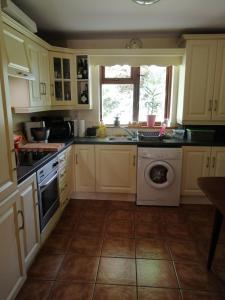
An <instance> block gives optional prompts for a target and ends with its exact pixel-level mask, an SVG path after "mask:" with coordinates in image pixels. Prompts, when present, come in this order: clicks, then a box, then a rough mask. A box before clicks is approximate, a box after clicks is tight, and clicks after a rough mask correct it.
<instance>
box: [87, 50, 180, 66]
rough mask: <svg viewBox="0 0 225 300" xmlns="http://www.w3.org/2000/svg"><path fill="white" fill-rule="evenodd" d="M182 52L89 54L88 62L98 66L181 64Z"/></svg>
mask: <svg viewBox="0 0 225 300" xmlns="http://www.w3.org/2000/svg"><path fill="white" fill-rule="evenodd" d="M182 58H183V55H182V54H177V55H176V54H173V55H168V54H166V53H165V54H161V55H90V64H91V65H99V66H113V65H130V66H132V67H139V66H141V65H157V66H171V65H172V66H178V65H181V64H182Z"/></svg>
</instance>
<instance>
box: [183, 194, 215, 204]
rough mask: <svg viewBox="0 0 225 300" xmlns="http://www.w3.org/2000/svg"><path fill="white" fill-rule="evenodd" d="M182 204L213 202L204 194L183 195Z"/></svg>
mask: <svg viewBox="0 0 225 300" xmlns="http://www.w3.org/2000/svg"><path fill="white" fill-rule="evenodd" d="M180 203H182V204H211V202H210V201H209V200H208V199H207V198H206V197H204V196H181V202H180Z"/></svg>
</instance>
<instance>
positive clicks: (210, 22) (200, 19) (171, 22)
mask: <svg viewBox="0 0 225 300" xmlns="http://www.w3.org/2000/svg"><path fill="white" fill-rule="evenodd" d="M13 2H14V3H15V4H16V5H17V6H18V7H20V8H21V9H22V10H23V11H24V12H25V13H27V15H29V16H30V17H31V18H32V19H33V20H34V21H35V22H36V23H37V26H38V29H39V30H41V31H52V32H53V31H54V32H59V33H62V34H68V35H73V34H74V35H76V34H79V33H87V32H89V33H100V32H101V33H104V34H107V33H115V32H117V33H118V34H119V33H121V32H128V33H129V32H179V33H181V32H196V31H199V32H200V31H203V32H207V31H210V32H212V31H214V32H216V31H218V32H219V31H220V32H221V30H224V31H225V0H213V1H212V0H161V1H160V2H158V3H156V4H154V5H149V6H141V5H138V4H135V3H134V2H133V1H131V0H79V1H78V0H40V1H37V0H13Z"/></svg>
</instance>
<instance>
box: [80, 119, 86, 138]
mask: <svg viewBox="0 0 225 300" xmlns="http://www.w3.org/2000/svg"><path fill="white" fill-rule="evenodd" d="M84 136H85V120H79V137H84Z"/></svg>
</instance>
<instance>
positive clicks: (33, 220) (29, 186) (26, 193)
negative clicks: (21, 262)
mask: <svg viewBox="0 0 225 300" xmlns="http://www.w3.org/2000/svg"><path fill="white" fill-rule="evenodd" d="M18 188H19V194H20V199H19V201H18V202H17V211H18V215H19V218H21V219H22V225H21V227H20V243H21V244H22V249H23V250H24V257H25V267H26V269H28V268H29V266H30V264H31V262H32V261H33V259H34V257H35V256H36V254H37V252H38V250H39V248H40V225H39V210H38V196H37V182H36V174H33V175H32V176H30V177H29V178H28V179H26V180H25V181H24V182H22V183H21V184H20V185H19V187H18Z"/></svg>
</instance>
